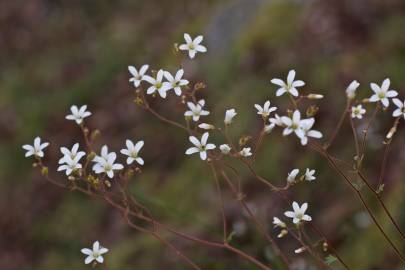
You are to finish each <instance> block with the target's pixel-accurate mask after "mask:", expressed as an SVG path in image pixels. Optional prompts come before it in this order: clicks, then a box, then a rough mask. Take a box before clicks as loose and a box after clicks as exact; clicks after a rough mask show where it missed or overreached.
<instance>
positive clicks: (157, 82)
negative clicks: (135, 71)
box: [143, 69, 172, 98]
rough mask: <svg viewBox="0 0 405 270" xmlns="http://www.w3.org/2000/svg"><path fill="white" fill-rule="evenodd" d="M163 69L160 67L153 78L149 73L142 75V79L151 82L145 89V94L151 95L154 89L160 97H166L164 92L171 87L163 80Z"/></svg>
mask: <svg viewBox="0 0 405 270" xmlns="http://www.w3.org/2000/svg"><path fill="white" fill-rule="evenodd" d="M163 74H164V71H163V70H162V69H160V70H159V71H158V73H157V74H156V78H153V77H151V76H149V75H145V76H144V78H143V79H144V80H145V81H147V82H148V83H150V84H151V86H150V87H149V88H148V89H147V90H146V94H148V95H152V94H154V93H155V92H156V91H157V92H158V93H159V95H160V96H161V97H162V98H166V92H167V91H169V89H171V88H172V86H171V84H170V83H169V82H163Z"/></svg>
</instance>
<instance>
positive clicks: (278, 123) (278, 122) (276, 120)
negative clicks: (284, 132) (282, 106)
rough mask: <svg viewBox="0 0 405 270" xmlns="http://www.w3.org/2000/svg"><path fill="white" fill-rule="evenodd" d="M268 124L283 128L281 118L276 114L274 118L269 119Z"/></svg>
mask: <svg viewBox="0 0 405 270" xmlns="http://www.w3.org/2000/svg"><path fill="white" fill-rule="evenodd" d="M269 122H270V123H271V124H274V125H276V126H279V127H282V126H284V124H283V121H282V120H281V117H280V116H279V115H278V114H275V115H274V118H269Z"/></svg>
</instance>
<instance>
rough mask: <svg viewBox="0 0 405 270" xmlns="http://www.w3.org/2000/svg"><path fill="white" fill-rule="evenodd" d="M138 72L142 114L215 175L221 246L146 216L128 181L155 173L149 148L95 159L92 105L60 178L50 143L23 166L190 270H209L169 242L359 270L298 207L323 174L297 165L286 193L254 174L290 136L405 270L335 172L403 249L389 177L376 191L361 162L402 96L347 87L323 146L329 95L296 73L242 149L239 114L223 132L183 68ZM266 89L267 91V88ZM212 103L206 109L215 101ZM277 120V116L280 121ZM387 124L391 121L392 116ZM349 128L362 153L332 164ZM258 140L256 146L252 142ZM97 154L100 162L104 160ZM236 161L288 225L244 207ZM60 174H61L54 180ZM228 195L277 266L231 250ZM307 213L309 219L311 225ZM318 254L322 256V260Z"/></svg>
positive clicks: (198, 46)
mask: <svg viewBox="0 0 405 270" xmlns="http://www.w3.org/2000/svg"><path fill="white" fill-rule="evenodd" d="M184 39H185V43H184V44H181V45H180V46H179V47H178V49H179V50H180V51H186V52H187V53H188V56H189V58H190V59H194V58H195V56H196V54H197V53H205V52H207V48H206V47H205V46H204V45H202V41H203V36H202V35H199V36H197V37H196V38H194V39H193V38H191V36H190V35H189V34H184ZM177 53H178V52H177ZM193 61H196V60H193ZM138 66H140V68H139V70H138V69H136V68H135V67H134V66H129V67H128V70H129V72H130V78H129V83H130V85H131V86H133V87H135V104H136V105H137V106H138V107H139V108H141V109H143V110H145V111H146V112H148V113H150V116H151V117H153V118H156V119H157V120H158V121H161V122H162V123H163V124H165V125H171V126H173V127H175V128H179V129H180V130H182V131H184V137H183V141H184V143H185V145H188V146H185V147H186V148H185V150H184V149H183V150H181V151H184V153H185V155H186V156H187V158H192V157H191V155H194V154H196V155H198V157H199V162H201V166H206V167H207V168H208V170H207V171H209V172H210V173H212V176H213V179H214V183H213V189H214V190H215V191H216V193H217V195H218V196H217V197H218V207H217V208H212V211H218V212H219V214H220V216H221V226H220V228H219V229H218V230H219V231H221V234H222V238H221V239H218V240H207V239H205V238H200V237H199V236H195V235H191V234H188V233H185V232H182V231H180V230H178V229H174V228H173V227H171V226H170V225H167V224H165V223H164V222H163V221H160V220H158V218H157V217H155V216H154V215H153V214H152V213H151V210H150V209H149V208H148V206H147V205H146V204H145V203H142V202H140V200H138V198H137V197H136V196H135V195H134V194H133V193H132V192H131V190H130V188H129V186H128V182H129V179H130V178H131V177H132V176H133V175H134V174H136V173H139V174H140V173H141V170H140V166H143V165H144V164H145V163H148V160H147V159H146V160H144V159H143V158H142V157H141V155H140V152H141V150H144V149H145V151H147V148H148V147H149V146H148V143H144V141H143V139H142V138H137V139H138V140H139V139H140V140H139V141H136V140H135V138H128V139H126V140H125V141H123V142H122V145H124V148H122V149H121V150H120V151H119V152H118V153H119V154H118V155H117V153H116V152H114V151H109V147H108V146H107V145H104V146H102V147H101V149H100V150H97V149H95V146H94V141H95V139H96V137H97V136H96V135H98V134H99V131H98V130H97V129H94V130H92V128H91V127H89V126H88V124H87V123H86V121H87V119H88V117H90V116H91V115H92V113H90V112H89V111H87V106H86V105H84V106H81V107H80V108H79V107H78V106H76V105H73V106H71V108H70V111H71V114H69V115H67V116H66V119H68V120H72V121H75V123H76V124H77V125H78V126H79V128H80V130H81V131H82V135H83V138H82V141H84V142H85V144H84V145H85V147H83V149H82V148H81V147H80V145H79V143H78V142H73V143H74V144H73V146H72V147H71V148H68V147H64V146H62V147H61V148H60V151H61V153H62V155H63V156H62V157H61V158H60V160H59V167H58V168H57V169H51V170H50V169H49V168H48V167H47V165H46V164H45V163H44V161H43V160H44V159H43V158H44V156H45V152H44V151H45V149H46V147H47V146H48V145H49V143H47V142H46V143H42V142H41V139H40V138H39V137H36V138H35V139H34V144H33V145H28V144H27V145H23V146H22V147H23V149H24V150H25V151H26V154H25V156H26V157H31V156H33V157H34V165H35V167H37V168H39V169H40V172H41V173H42V175H43V177H44V178H45V179H46V180H47V181H49V182H50V183H52V184H54V185H56V186H58V187H60V188H63V189H66V190H75V191H78V192H81V193H84V194H86V195H88V196H89V197H91V198H95V199H100V200H102V201H104V202H106V203H107V204H109V205H111V206H112V207H114V208H115V209H117V211H119V212H120V213H121V214H122V217H123V220H124V221H125V222H126V223H127V224H128V226H129V227H131V228H133V229H135V230H137V231H139V232H141V233H145V234H147V235H150V236H151V237H154V238H155V239H156V240H157V241H159V242H160V243H161V244H162V245H164V246H166V247H167V248H168V249H170V250H172V251H173V254H174V255H175V256H177V257H178V258H179V259H180V260H181V261H182V262H183V263H184V264H185V265H186V266H188V267H189V268H191V269H201V268H202V267H201V266H199V265H197V263H196V262H194V260H193V259H192V258H190V257H188V256H187V255H186V253H185V251H184V250H180V248H179V247H177V246H176V245H175V244H173V243H171V242H169V241H168V239H166V238H167V235H168V234H170V235H171V236H172V237H177V238H181V239H183V240H184V241H190V242H193V243H195V244H197V245H199V246H201V247H204V248H208V249H221V250H225V251H227V252H229V253H231V254H233V256H235V257H240V258H241V259H244V260H246V261H248V262H249V263H251V264H252V265H254V266H255V267H257V268H258V269H273V267H274V265H283V266H284V268H283V269H291V268H292V259H293V258H294V256H297V255H296V254H305V255H306V256H308V258H312V260H313V261H315V262H316V263H317V264H318V265H319V267H320V268H319V269H323V268H330V266H329V265H328V264H327V261H328V260H330V258H335V259H336V260H337V261H338V262H339V264H340V266H341V267H342V268H345V269H353V268H352V267H351V266H350V265H348V263H347V261H346V260H345V258H344V257H342V256H341V255H340V254H339V251H338V250H337V249H336V248H335V247H334V246H333V245H334V243H333V242H332V241H330V240H329V239H328V237H327V236H326V235H325V234H324V233H323V232H322V231H321V230H320V229H319V228H318V226H317V223H318V217H317V213H316V212H315V211H312V210H311V205H313V204H316V203H319V202H311V198H310V197H308V198H306V199H305V201H306V202H304V203H303V204H301V205H300V204H299V203H297V202H296V199H295V197H296V196H297V194H296V193H295V192H294V190H295V187H294V186H295V185H296V184H298V183H300V184H302V185H309V188H312V187H313V185H315V184H316V183H317V182H319V181H326V180H327V179H325V178H323V177H321V175H317V174H316V172H317V171H316V168H315V169H314V168H306V167H304V168H301V169H298V168H295V169H293V168H294V167H296V166H293V165H292V166H291V171H290V172H289V173H288V174H287V178H286V180H284V181H283V182H284V183H285V184H283V185H281V186H280V185H278V184H277V181H275V180H274V179H272V178H271V176H263V175H261V174H259V172H257V171H256V169H255V167H254V165H255V160H256V154H257V153H258V152H259V151H260V150H261V145H262V143H263V141H264V140H265V139H266V138H267V137H268V136H269V134H270V132H272V131H273V130H279V131H280V132H279V133H274V134H273V133H272V135H271V136H279V137H280V138H283V140H291V137H292V136H290V135H293V136H294V137H296V139H298V140H294V142H295V143H296V144H297V147H300V149H301V148H305V149H308V150H309V151H310V150H311V151H313V152H314V153H315V154H319V156H320V157H322V158H324V159H325V162H327V163H328V164H329V165H330V168H331V171H332V172H333V173H335V174H336V175H338V176H339V177H341V179H342V180H343V182H345V183H346V184H347V185H348V186H349V187H350V188H351V191H352V192H353V194H354V196H355V197H356V198H357V199H358V200H359V203H360V204H361V205H362V206H363V207H364V208H365V210H366V212H367V213H368V214H369V215H370V217H371V218H372V220H373V223H374V224H375V225H376V226H377V228H378V230H379V231H380V233H381V237H382V238H383V239H385V240H386V241H387V243H388V244H389V245H390V247H391V249H392V252H393V254H394V255H393V256H397V257H398V258H399V259H400V260H402V261H403V260H404V252H403V250H402V251H401V250H400V249H399V248H398V246H397V244H396V243H394V242H393V241H392V239H391V238H390V237H389V236H388V235H387V234H386V232H385V229H384V228H383V227H382V226H381V224H380V221H378V220H377V219H376V218H375V215H374V213H373V212H372V211H371V209H370V207H369V205H368V203H367V202H366V200H365V198H364V195H363V193H362V192H361V190H359V188H358V186H357V185H355V184H354V179H352V176H351V175H349V174H348V173H347V172H346V171H345V170H344V169H342V168H341V166H340V165H339V164H338V163H342V164H345V165H346V166H348V167H350V169H351V171H352V174H353V173H354V175H355V179H356V180H359V181H361V182H362V183H363V184H364V186H365V188H367V189H368V190H369V191H371V192H372V194H373V199H374V200H375V203H377V204H378V206H380V207H381V208H382V209H383V213H384V216H385V217H386V219H387V220H388V222H389V223H390V225H392V226H393V227H394V228H395V229H396V230H397V232H398V233H399V234H400V235H401V237H402V240H405V238H404V234H403V232H402V230H401V228H400V227H399V225H398V223H397V222H396V221H395V220H394V218H393V216H392V214H391V213H390V211H389V209H388V208H387V206H386V205H385V203H384V202H383V200H382V198H381V195H380V193H381V192H382V190H383V189H382V188H383V187H384V185H385V183H384V174H383V171H382V174H381V176H380V178H379V181H378V183H377V185H376V186H373V185H372V183H371V182H370V180H369V179H368V178H367V177H366V176H365V174H364V172H363V168H362V162H361V161H362V160H363V159H364V156H365V149H364V146H365V145H366V144H365V142H366V140H367V132H368V130H369V128H370V126H371V125H372V123H373V121H374V119H375V115H376V114H377V113H378V112H379V111H380V109H381V108H383V109H384V110H390V108H389V105H390V101H391V99H392V98H393V97H396V96H397V95H398V93H397V92H396V91H394V90H391V89H390V80H389V79H385V80H384V81H383V83H382V85H381V86H379V85H377V84H375V83H372V84H371V85H370V87H371V91H369V93H371V94H372V95H371V97H370V98H369V99H364V100H359V99H356V96H357V94H358V92H359V91H360V90H359V89H358V88H359V86H360V83H358V82H357V81H356V80H354V81H353V82H352V83H350V85H349V86H348V87H347V89H346V90H345V91H346V93H345V91H344V90H342V96H343V97H344V96H346V99H347V106H346V108H345V110H344V111H343V114H342V116H341V118H340V121H339V122H338V124H337V126H336V128H335V129H334V131H333V133H332V134H331V135H330V136H329V135H328V136H325V135H324V132H322V131H319V130H317V129H314V128H318V127H317V119H318V115H317V111H318V110H317V109H316V107H317V106H318V105H317V103H316V102H318V100H320V99H322V98H323V95H321V94H316V93H305V91H304V90H303V87H304V86H305V85H306V84H305V83H304V81H302V80H296V72H295V70H293V69H292V70H290V71H289V72H288V75H287V79H286V81H283V80H281V79H278V78H274V79H272V80H271V82H272V83H273V84H274V85H276V89H275V92H274V89H272V88H271V87H270V86H269V96H273V97H274V99H272V100H268V99H265V100H263V101H260V102H259V104H263V106H262V105H259V104H252V107H251V109H252V115H251V117H252V118H253V117H256V118H257V114H258V115H260V117H259V118H261V122H262V124H261V129H260V131H259V132H258V133H257V134H249V135H241V136H240V138H239V140H235V139H233V137H232V136H231V134H230V133H231V132H230V127H231V126H232V125H233V124H234V123H235V122H237V120H238V117H236V116H237V115H238V113H237V111H236V109H234V108H230V109H226V110H225V116H224V118H222V117H223V115H219V116H217V117H218V118H221V119H223V122H222V121H221V122H219V123H215V122H214V121H213V120H212V119H211V118H209V117H208V116H209V115H210V116H211V114H210V112H209V111H208V110H206V109H205V107H206V100H205V99H203V98H202V94H201V92H203V91H204V89H205V85H204V83H203V82H194V83H193V82H191V81H190V80H189V78H188V74H187V70H185V69H183V68H179V69H178V70H177V71H176V73H174V74H171V73H170V72H168V71H166V67H162V68H160V69H159V70H158V71H157V72H153V71H151V70H150V69H149V65H146V64H145V65H138ZM124 69H125V68H124V67H123V70H124ZM148 71H149V73H148ZM263 83H264V84H265V83H266V82H263ZM171 90H173V91H171ZM364 91H366V90H364ZM156 97H161V98H163V99H165V98H168V99H176V100H177V101H178V102H177V104H179V106H181V108H182V110H183V112H184V113H183V115H179V117H178V119H169V118H168V117H167V116H166V115H163V114H161V113H160V112H159V111H158V109H155V108H153V107H152V103H151V100H153V99H155V98H156ZM284 98H285V99H286V101H288V104H289V106H288V108H286V109H280V108H282V107H281V106H279V107H278V108H277V107H275V106H273V107H271V105H274V104H276V105H277V101H278V100H280V99H284ZM163 99H156V100H155V101H154V102H153V105H154V106H155V104H156V103H159V102H166V101H165V100H163ZM207 100H208V101H209V99H207ZM303 101H306V102H303ZM392 101H393V103H394V104H395V106H396V107H397V108H396V109H394V111H393V112H392V113H391V115H392V117H393V123H392V127H391V129H390V130H389V132H388V133H387V135H386V140H385V141H384V144H385V145H386V147H387V148H386V149H389V148H388V146H389V145H390V144H391V142H392V141H393V138H394V135H395V133H396V130H397V128H398V126H399V124H400V122H401V119H405V109H404V107H405V103H404V102H403V101H401V100H400V99H397V98H395V99H393V100H392ZM207 103H208V102H207ZM308 104H309V105H308ZM214 105H215V104H211V103H209V106H207V107H209V108H213V107H214ZM381 105H382V106H381ZM229 106H232V104H229ZM364 107H371V108H372V107H374V112H373V114H372V115H371V116H369V117H368V123H367V128H366V129H365V130H364V136H363V138H361V139H360V138H358V134H357V132H356V127H355V125H356V123H358V122H359V121H363V116H364V117H366V116H367V111H370V109H367V111H366V109H365V108H364ZM254 108H255V109H256V111H255V110H254ZM276 110H277V113H275V111H276ZM212 112H214V110H212ZM221 112H223V110H222V111H221ZM354 118H356V123H355V122H354V121H353V119H354ZM388 119H389V120H391V119H392V118H391V116H390V117H389V118H388ZM345 120H348V122H349V123H350V125H351V127H352V131H353V138H354V141H355V146H356V147H355V149H356V150H355V153H354V154H353V158H351V159H350V160H349V161H345V160H342V159H339V158H337V157H335V156H334V155H333V154H332V152H331V151H330V146H331V145H332V144H333V142H334V140H335V139H336V138H337V135H338V133H339V131H340V130H341V128H342V126H343V124H344V123H345ZM280 135H281V136H280ZM251 138H255V139H254V140H251ZM187 140H188V141H189V142H188V141H187ZM322 140H324V141H322ZM151 143H152V142H151ZM361 146H362V147H361ZM187 147H188V148H187ZM98 151H99V154H97V152H98ZM117 151H118V150H117ZM179 151H180V150H179ZM388 153H389V151H385V152H384V155H385V157H386V155H388ZM120 154H121V155H120ZM189 156H190V157H189ZM231 161H232V162H237V163H239V164H240V165H241V166H243V167H245V168H246V169H247V171H248V172H249V174H250V177H249V179H248V180H249V181H257V182H258V183H260V184H261V185H262V186H263V188H264V189H268V192H269V196H272V195H273V194H274V195H275V196H277V197H278V198H281V199H282V202H283V209H284V210H285V211H284V216H285V217H284V220H281V219H280V218H278V217H277V216H281V215H282V214H283V211H277V212H274V213H271V215H272V217H273V219H272V220H267V221H266V220H262V219H260V217H259V216H258V214H257V212H258V211H253V210H252V207H250V205H249V203H248V202H247V200H248V198H247V195H246V194H244V192H243V187H242V186H241V182H240V179H239V178H240V175H241V174H240V173H239V172H238V169H237V168H234V167H233V166H232V163H231ZM385 162H386V158H384V163H383V164H382V167H383V168H384V166H385ZM124 164H125V165H124ZM297 167H298V166H297ZM56 171H59V172H60V173H59V174H57V175H55V172H56ZM314 180H316V181H314ZM225 191H228V192H230V193H231V194H232V195H233V198H234V200H235V202H236V204H237V205H238V206H239V212H240V213H242V214H243V215H244V216H245V217H246V218H247V219H248V220H249V221H250V222H251V224H252V226H253V227H254V228H255V229H256V231H257V234H258V235H260V236H261V237H262V238H263V240H264V241H266V242H268V244H269V245H270V247H271V249H272V250H273V251H274V254H275V257H274V258H273V261H270V262H265V261H262V260H260V259H259V258H256V257H255V256H253V255H250V254H249V253H248V252H247V251H246V250H244V247H243V246H240V245H235V244H233V242H232V237H233V235H234V232H232V231H231V228H232V227H235V226H232V225H231V224H230V222H231V218H230V217H229V216H228V213H227V211H226V208H225V204H226V198H227V197H225V196H223V194H224V192H225ZM307 201H309V202H310V203H308V202H307ZM308 213H311V214H310V215H309V214H308ZM286 218H287V219H286ZM271 223H273V225H274V227H275V228H274V230H277V231H276V232H273V231H272V230H273V229H271V227H272V226H271ZM268 225H269V226H268ZM239 227H240V226H239ZM273 233H276V234H277V238H278V239H276V238H275V237H274V235H273ZM287 236H291V237H292V239H294V241H296V242H297V243H296V244H297V247H298V248H295V249H291V247H290V249H287V248H286V247H281V241H283V238H284V237H287ZM78 241H79V240H78ZM319 247H322V248H323V249H322V250H321V251H320V250H319ZM81 251H82V253H83V254H85V255H86V256H87V257H86V258H85V263H86V264H90V263H94V264H97V263H98V264H101V263H103V262H104V257H103V255H105V256H107V255H106V253H107V252H108V249H106V248H104V247H101V245H100V244H99V242H98V241H96V242H94V244H93V247H92V249H88V248H84V249H82V250H81ZM300 256H301V255H300Z"/></svg>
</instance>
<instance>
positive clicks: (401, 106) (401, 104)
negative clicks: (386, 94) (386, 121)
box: [392, 98, 405, 119]
mask: <svg viewBox="0 0 405 270" xmlns="http://www.w3.org/2000/svg"><path fill="white" fill-rule="evenodd" d="M392 102H394V104H395V105H396V106H397V107H398V108H397V109H395V111H394V112H393V113H392V116H394V117H398V116H401V115H402V116H403V118H404V119H405V100H404V101H401V100H399V99H397V98H394V99H393V100H392Z"/></svg>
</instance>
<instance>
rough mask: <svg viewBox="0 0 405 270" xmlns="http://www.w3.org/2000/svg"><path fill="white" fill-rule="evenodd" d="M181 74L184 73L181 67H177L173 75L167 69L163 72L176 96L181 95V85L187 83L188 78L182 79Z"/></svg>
mask: <svg viewBox="0 0 405 270" xmlns="http://www.w3.org/2000/svg"><path fill="white" fill-rule="evenodd" d="M183 75H184V70H183V69H179V70H178V71H177V73H176V75H175V76H174V77H173V75H172V74H170V72H168V71H165V72H164V76H165V78H166V80H167V81H168V82H169V84H170V86H171V88H170V89H173V90H174V92H175V93H176V95H178V96H180V95H181V87H182V86H185V85H187V84H188V80H185V79H182V77H183ZM170 89H169V90H170Z"/></svg>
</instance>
